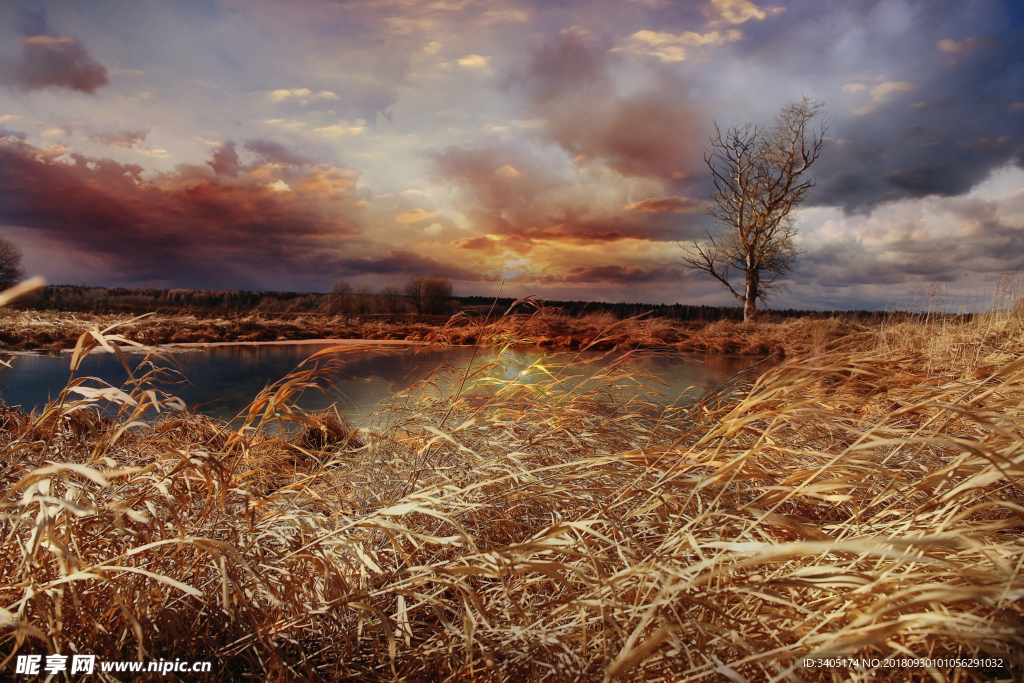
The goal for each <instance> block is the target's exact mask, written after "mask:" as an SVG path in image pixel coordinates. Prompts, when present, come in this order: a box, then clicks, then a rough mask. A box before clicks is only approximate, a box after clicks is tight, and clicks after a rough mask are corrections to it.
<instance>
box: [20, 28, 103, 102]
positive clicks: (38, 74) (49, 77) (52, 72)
mask: <svg viewBox="0 0 1024 683" xmlns="http://www.w3.org/2000/svg"><path fill="white" fill-rule="evenodd" d="M18 28H20V29H21V30H22V32H23V33H22V36H23V37H22V41H21V42H22V48H21V55H20V56H19V57H17V58H10V57H7V58H4V59H2V60H0V83H2V84H3V85H6V86H8V87H11V88H17V89H18V90H22V91H26V92H27V91H31V90H43V89H45V88H66V89H68V90H77V91H79V92H83V93H89V94H94V93H95V92H96V90H97V89H98V88H101V87H103V86H105V85H108V84H109V83H110V80H109V79H108V78H107V69H106V67H104V66H103V65H102V64H100V63H99V62H97V61H96V60H95V59H93V58H92V55H90V54H89V51H88V50H86V49H85V47H84V46H83V45H82V44H81V43H80V42H78V40H77V39H75V38H72V37H71V36H62V35H54V34H52V33H51V32H50V31H49V29H48V27H47V25H46V19H45V17H44V16H43V15H42V14H31V13H25V12H23V13H21V15H20V16H19V20H18Z"/></svg>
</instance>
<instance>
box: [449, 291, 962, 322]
mask: <svg viewBox="0 0 1024 683" xmlns="http://www.w3.org/2000/svg"><path fill="white" fill-rule="evenodd" d="M458 300H459V303H460V304H462V306H464V307H467V308H472V309H475V310H479V309H481V308H483V307H487V308H490V306H491V305H492V304H494V311H495V314H497V315H501V314H503V313H505V312H506V311H507V310H509V307H510V306H512V304H513V303H515V299H512V298H508V297H503V298H499V299H498V300H497V303H495V299H494V298H493V297H490V298H489V297H485V296H463V297H458ZM543 304H544V306H545V307H553V308H560V309H561V310H562V311H564V312H565V313H566V314H567V315H572V316H580V315H585V314H588V313H608V314H611V315H613V316H615V317H616V318H619V319H620V320H622V319H625V318H632V317H635V316H641V315H642V316H647V317H651V318H666V319H668V320H679V321H694V322H716V321H718V320H737V321H742V320H743V308H741V307H739V306H705V305H688V304H640V303H607V302H604V301H553V300H546V301H544V302H543ZM532 310H534V309H533V306H532V305H531V304H530V303H529V302H527V303H520V304H518V305H517V306H516V307H515V309H514V310H513V311H512V312H513V313H527V312H530V311H532ZM761 315H763V316H764V317H765V318H766V319H776V320H777V319H785V318H830V317H840V318H844V319H846V320H855V321H858V322H865V323H867V322H877V321H879V320H881V319H883V318H891V317H892V315H893V314H892V313H889V312H885V311H809V310H800V309H795V308H787V309H779V310H765V311H762V312H761ZM897 315H901V316H902V315H906V316H911V317H914V316H915V315H917V314H909V313H899V314H897ZM968 317H969V314H968Z"/></svg>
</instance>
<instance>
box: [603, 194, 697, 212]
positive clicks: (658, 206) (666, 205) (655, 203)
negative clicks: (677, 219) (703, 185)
mask: <svg viewBox="0 0 1024 683" xmlns="http://www.w3.org/2000/svg"><path fill="white" fill-rule="evenodd" d="M699 207H700V203H699V202H697V200H695V199H690V198H689V197H648V198H647V199H643V200H641V201H639V202H633V203H632V204H626V206H624V207H622V210H623V211H639V212H640V213H666V212H669V211H671V212H672V213H683V212H686V211H695V210H696V209H697V208H699Z"/></svg>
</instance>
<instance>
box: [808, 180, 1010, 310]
mask: <svg viewBox="0 0 1024 683" xmlns="http://www.w3.org/2000/svg"><path fill="white" fill-rule="evenodd" d="M1021 183H1024V173H1022V172H1021V171H1020V170H1018V169H1005V170H1003V171H1000V172H999V173H997V174H995V175H994V176H993V177H992V178H991V179H990V180H988V181H986V182H985V183H982V185H981V186H979V187H978V188H977V189H976V190H974V191H972V192H970V193H968V194H967V195H961V196H958V197H938V196H933V197H929V198H927V199H924V200H900V201H895V202H891V203H889V204H886V205H884V206H879V207H876V208H875V209H874V210H873V211H872V212H870V213H869V214H865V215H859V216H852V217H847V216H844V215H843V214H842V212H841V211H837V210H835V209H826V208H821V209H815V210H812V211H811V212H809V213H808V214H806V215H802V216H801V217H800V218H798V223H797V227H798V229H799V230H800V239H801V249H802V250H803V252H804V253H803V255H802V256H801V258H800V260H799V262H798V269H797V278H796V280H795V281H794V284H795V285H797V287H796V288H795V289H800V290H803V289H804V288H806V287H814V288H816V289H818V290H819V291H823V292H826V293H827V292H829V291H831V292H832V293H831V294H826V295H827V296H829V297H831V299H832V300H833V301H838V300H842V299H846V300H850V299H854V298H856V297H857V296H860V297H862V300H863V299H867V297H868V293H869V291H872V290H871V288H872V287H879V286H880V287H882V288H883V289H881V290H878V291H874V293H873V294H871V296H872V297H877V298H875V300H873V301H871V305H872V306H892V305H894V304H895V303H896V301H894V300H893V298H892V297H893V296H896V295H897V294H898V293H904V294H906V293H908V292H912V291H913V289H912V288H908V286H910V285H920V286H922V287H930V286H931V285H933V284H934V283H936V282H951V283H952V282H961V283H965V284H968V285H971V286H975V285H976V283H977V282H978V281H979V278H980V279H981V280H984V279H986V278H987V279H989V280H994V279H995V277H997V276H998V275H1001V274H1005V273H1011V272H1015V271H1017V270H1018V269H1019V268H1020V267H1021V266H1022V265H1024V201H1021V200H1020V199H1018V198H1015V197H1013V196H1012V195H1011V196H1006V193H1007V192H1008V191H1006V190H1002V191H1001V190H998V189H997V186H1000V185H1002V186H1007V187H1010V188H1012V187H1016V186H1018V185H1020V184H1021ZM996 193H998V194H996ZM1000 195H1002V196H1000ZM886 288H887V289H886ZM906 303H909V302H902V304H903V305H906ZM862 305H863V304H862Z"/></svg>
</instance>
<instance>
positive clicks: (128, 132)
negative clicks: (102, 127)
mask: <svg viewBox="0 0 1024 683" xmlns="http://www.w3.org/2000/svg"><path fill="white" fill-rule="evenodd" d="M147 135H149V131H148V130H146V129H145V128H129V129H125V130H119V131H113V132H104V131H95V132H92V133H89V137H90V138H92V139H93V140H95V141H96V142H99V143H100V144H103V145H107V146H109V147H121V148H124V149H131V148H132V146H133V145H137V144H139V143H140V142H142V141H143V140H145V139H146V136H147Z"/></svg>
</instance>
